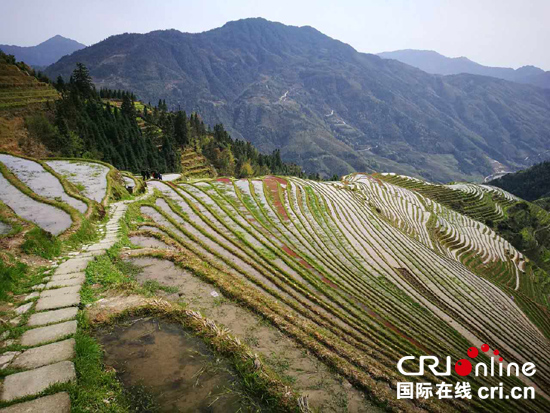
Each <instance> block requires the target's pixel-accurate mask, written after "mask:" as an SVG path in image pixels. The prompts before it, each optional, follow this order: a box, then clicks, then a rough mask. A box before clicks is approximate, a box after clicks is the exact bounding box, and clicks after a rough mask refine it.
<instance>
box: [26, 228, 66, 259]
mask: <svg viewBox="0 0 550 413" xmlns="http://www.w3.org/2000/svg"><path fill="white" fill-rule="evenodd" d="M21 250H22V251H23V252H25V253H26V254H29V255H38V256H39V257H42V258H46V259H52V258H55V257H57V256H58V255H59V254H60V253H61V242H60V241H59V239H58V238H57V237H55V236H53V235H52V234H50V233H49V232H47V231H44V230H43V229H42V228H38V227H36V228H33V229H31V230H30V231H29V232H27V233H26V234H25V241H24V242H23V244H21Z"/></svg>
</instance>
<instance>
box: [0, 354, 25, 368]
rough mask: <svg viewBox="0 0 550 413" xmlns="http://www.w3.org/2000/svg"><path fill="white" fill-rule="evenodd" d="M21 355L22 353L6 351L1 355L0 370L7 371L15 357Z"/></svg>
mask: <svg viewBox="0 0 550 413" xmlns="http://www.w3.org/2000/svg"><path fill="white" fill-rule="evenodd" d="M19 354H21V352H20V351H6V352H5V353H3V354H0V369H5V368H6V367H8V364H10V362H11V361H12V360H13V358H14V357H15V356H18V355H19Z"/></svg>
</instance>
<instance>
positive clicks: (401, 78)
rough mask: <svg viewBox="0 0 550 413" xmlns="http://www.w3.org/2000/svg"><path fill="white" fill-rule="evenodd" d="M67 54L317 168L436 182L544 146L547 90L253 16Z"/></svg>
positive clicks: (60, 69) (110, 80) (527, 161)
mask: <svg viewBox="0 0 550 413" xmlns="http://www.w3.org/2000/svg"><path fill="white" fill-rule="evenodd" d="M77 62H82V63H84V64H85V65H86V66H88V68H89V69H90V73H91V75H92V77H93V80H94V82H95V84H96V85H97V86H98V87H110V88H123V89H130V90H133V91H134V92H136V94H137V96H138V97H139V98H141V99H142V100H145V101H146V102H147V101H150V102H152V103H156V102H157V101H158V99H166V102H167V103H168V104H169V105H170V106H171V107H172V108H178V107H181V109H185V110H186V111H187V112H190V111H197V112H198V113H200V114H201V115H202V116H203V117H204V120H205V121H206V122H207V123H209V124H211V125H212V124H215V123H217V122H222V123H223V124H224V125H225V126H226V128H227V129H228V130H229V131H230V132H231V133H232V135H233V136H234V137H235V138H239V139H246V140H249V141H251V142H252V143H253V144H255V145H256V146H257V147H258V148H259V149H260V150H261V151H263V152H271V151H272V150H274V149H277V148H280V149H281V154H282V156H283V158H284V159H285V160H286V161H295V162H297V163H298V164H300V165H302V166H303V167H304V168H305V170H306V171H307V172H310V171H317V172H320V173H321V174H324V175H331V174H333V173H337V174H345V173H350V172H353V171H371V170H373V169H375V170H379V171H394V172H399V173H405V174H409V175H417V176H418V175H421V176H424V177H426V178H428V179H430V180H433V181H437V182H442V181H443V182H444V181H450V180H459V179H477V180H481V179H482V178H483V177H484V176H487V175H490V174H492V173H493V172H494V168H493V165H499V168H504V169H509V170H515V169H521V168H523V167H526V166H529V165H531V164H532V163H535V162H540V161H542V160H544V159H540V157H539V154H544V153H548V152H547V150H549V149H550V91H549V90H545V89H541V88H538V87H534V86H530V85H522V84H517V83H513V82H506V81H503V80H500V79H495V78H492V77H483V76H475V75H469V74H461V75H454V76H444V77H442V76H436V75H431V74H428V73H425V72H423V71H421V70H418V69H416V68H413V67H411V66H409V65H406V64H403V63H401V62H398V61H396V60H389V59H382V58H380V57H379V56H376V55H372V54H364V53H359V52H357V51H356V50H355V49H353V48H352V47H351V46H349V45H347V44H344V43H342V42H340V41H337V40H334V39H332V38H330V37H328V36H326V35H324V34H322V33H320V32H319V31H317V30H315V29H314V28H312V27H293V26H286V25H283V24H280V23H274V22H269V21H267V20H264V19H245V20H239V21H235V22H229V23H227V24H225V25H224V26H223V27H221V28H217V29H214V30H210V31H207V32H204V33H198V34H190V33H182V32H179V31H176V30H165V31H154V32H151V33H147V34H128V33H126V34H121V35H117V36H111V37H109V38H108V39H106V40H104V41H102V42H100V43H97V44H95V45H93V46H90V47H87V48H85V49H82V50H79V51H77V52H75V53H73V54H72V55H70V56H65V57H63V58H62V59H60V60H59V61H58V62H57V63H55V64H53V65H52V66H50V67H48V68H47V69H46V74H47V75H49V77H50V78H52V79H55V77H56V76H57V75H59V74H61V75H63V76H65V77H67V78H68V76H69V75H70V74H71V72H72V70H73V69H74V67H75V64H76V63H77Z"/></svg>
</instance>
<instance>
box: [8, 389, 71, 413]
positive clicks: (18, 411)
mask: <svg viewBox="0 0 550 413" xmlns="http://www.w3.org/2000/svg"><path fill="white" fill-rule="evenodd" d="M70 412H71V398H70V397H69V394H68V393H65V392H62V393H56V394H52V395H51V396H45V397H40V398H39V399H36V400H31V401H30V402H25V403H19V404H14V405H13V406H9V407H6V408H4V409H0V413H70Z"/></svg>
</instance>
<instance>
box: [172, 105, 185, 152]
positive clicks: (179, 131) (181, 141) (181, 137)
mask: <svg viewBox="0 0 550 413" xmlns="http://www.w3.org/2000/svg"><path fill="white" fill-rule="evenodd" d="M174 138H175V140H176V144H177V145H178V146H179V147H183V146H186V145H188V144H189V137H188V136H187V116H186V115H185V112H182V111H181V110H180V111H178V113H177V114H176V117H175V118H174Z"/></svg>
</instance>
